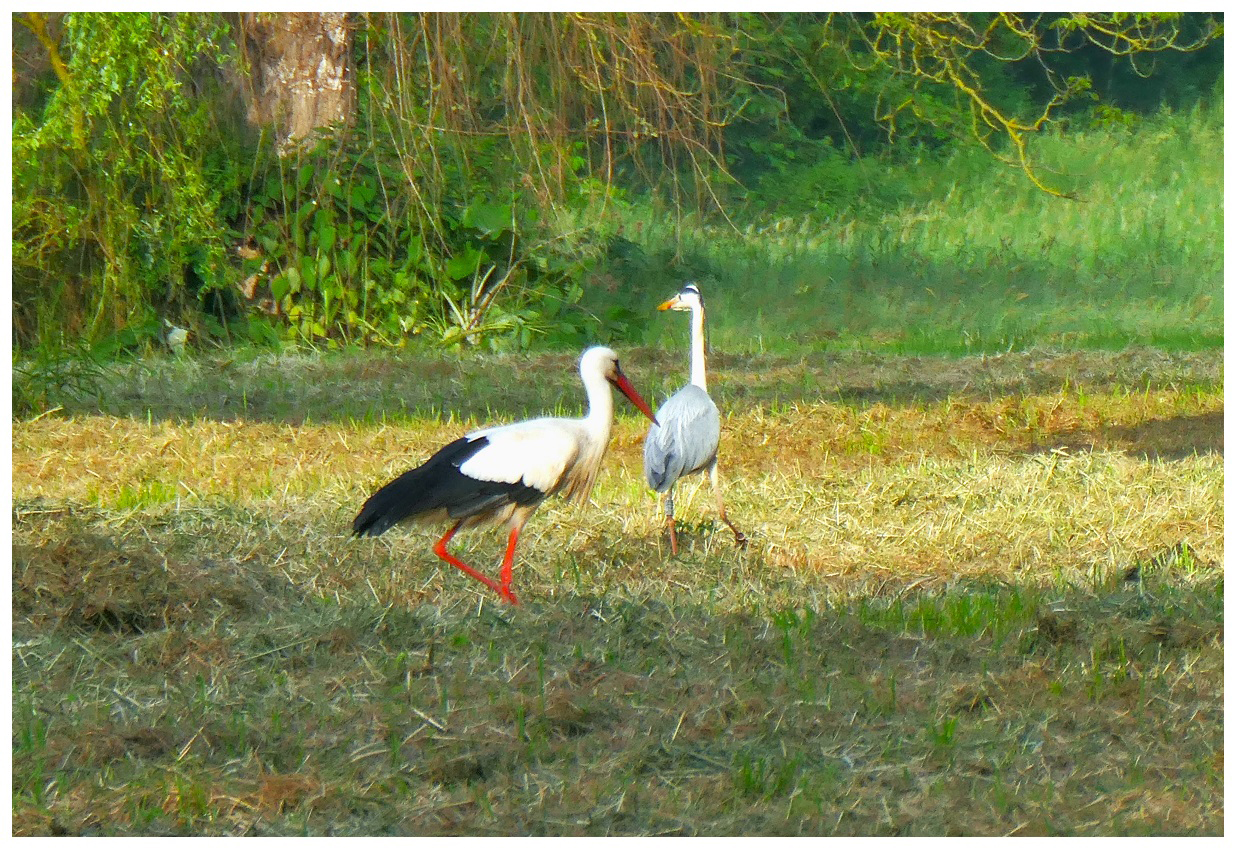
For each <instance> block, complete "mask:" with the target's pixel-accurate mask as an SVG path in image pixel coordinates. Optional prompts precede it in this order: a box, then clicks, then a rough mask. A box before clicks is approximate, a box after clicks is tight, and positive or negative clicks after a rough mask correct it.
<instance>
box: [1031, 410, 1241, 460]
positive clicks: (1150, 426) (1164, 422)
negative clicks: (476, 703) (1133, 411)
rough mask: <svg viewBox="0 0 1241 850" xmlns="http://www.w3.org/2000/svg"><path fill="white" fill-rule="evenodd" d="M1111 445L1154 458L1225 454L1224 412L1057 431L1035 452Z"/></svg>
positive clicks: (1083, 449) (1135, 455)
mask: <svg viewBox="0 0 1241 850" xmlns="http://www.w3.org/2000/svg"><path fill="white" fill-rule="evenodd" d="M1101 446H1108V447H1112V448H1115V449H1118V450H1120V451H1123V452H1124V453H1125V454H1127V455H1129V456H1131V457H1136V458H1141V459H1143V460H1153V461H1175V460H1184V459H1185V458H1187V457H1194V456H1197V455H1206V454H1215V455H1220V456H1221V457H1222V456H1223V454H1224V412H1223V411H1222V410H1220V411H1211V412H1209V413H1199V414H1193V415H1182V416H1173V417H1169V418H1167V419H1151V420H1149V421H1146V422H1141V423H1138V424H1137V425H1125V426H1108V425H1104V426H1102V427H1100V428H1098V429H1096V430H1094V431H1071V432H1056V433H1052V434H1050V435H1048V436H1047V437H1045V438H1040V439H1038V440H1037V441H1036V442H1035V445H1034V446H1033V447H1032V448H1031V451H1032V452H1043V451H1049V450H1051V449H1067V450H1069V451H1090V450H1093V449H1095V448H1098V447H1101Z"/></svg>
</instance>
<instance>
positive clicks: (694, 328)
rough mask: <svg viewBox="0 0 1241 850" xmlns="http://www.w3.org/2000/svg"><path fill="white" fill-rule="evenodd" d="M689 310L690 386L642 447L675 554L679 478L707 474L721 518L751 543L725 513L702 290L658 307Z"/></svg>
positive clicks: (670, 403) (693, 287)
mask: <svg viewBox="0 0 1241 850" xmlns="http://www.w3.org/2000/svg"><path fill="white" fill-rule="evenodd" d="M657 309H659V310H678V311H688V312H689V314H690V320H689V330H690V348H689V352H690V360H689V363H690V367H689V374H690V380H689V383H688V384H686V385H685V386H684V387H682V388H681V389H680V390H678V391H677V392H676V393H674V394H673V395H672V396H670V397H669V398H668V400H667V401H665V402H664V403H663V404H662V405H660V407H659V410H658V411H656V413H655V419H656V424H654V425H652V426H651V430H650V431H649V432H647V435H646V445H645V447H644V449H643V458H644V461H645V463H644V466H645V470H646V481H647V483H648V484H649V485H650V486H651V489H652V490H654V491H655V492H656V493H664V494H667V495H666V496H665V497H664V516H665V519H666V521H667V525H668V537H669V539H670V540H671V541H672V554H673V555H676V554H677V532H676V521H675V519H674V518H673V498H672V490H673V487H674V486H675V485H676V483H677V481H678V479H681V478H684V477H685V476H687V475H693V474H694V473H698V472H704V471H705V472H706V473H707V474H708V475H709V476H710V478H711V487H712V489H713V490H714V491H715V505H716V508H717V509H718V510H719V514H720V519H722V520H723V521H724V524H725V525H727V526H728V527H729V528H730V529H732V532H733V539H734V540H735V541H736V543H737V545H738V546H745V545H746V543H747V542H748V541H747V539H746V536H745V534H743V533H742V532H741V531H739V530H738V529H737V526H735V525H733V524H732V521H731V520H729V518H728V512H727V511H726V510H725V509H724V494H723V491H722V490H721V489H720V479H719V473H718V471H717V469H716V461H717V458H718V454H719V447H720V411H719V409H718V408H717V407H716V406H715V402H714V401H712V400H711V396H709V395H708V394H707V352H706V321H707V317H706V308H705V306H704V305H703V299H702V291H701V290H699V288H698V286H697V284H695V283H693V282H690V283H687V284H685V286H684V287H683V288H682V289H681V291H680V292H678V293H677V294H676V295H674V296H673V297H672V298H669V299H668V300H667V301H665V302H663V303H662V304H660V305H659V307H658V308H657Z"/></svg>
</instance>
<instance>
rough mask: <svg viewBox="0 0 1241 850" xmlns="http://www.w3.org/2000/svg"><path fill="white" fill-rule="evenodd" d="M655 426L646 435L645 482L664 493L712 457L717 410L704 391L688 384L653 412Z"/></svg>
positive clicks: (716, 444) (717, 433) (716, 441)
mask: <svg viewBox="0 0 1241 850" xmlns="http://www.w3.org/2000/svg"><path fill="white" fill-rule="evenodd" d="M655 418H656V419H658V420H659V424H658V425H652V426H651V430H650V431H648V432H647V434H646V445H645V447H644V449H643V458H644V461H645V462H644V467H645V470H646V482H647V484H649V485H650V486H651V489H652V490H655V491H656V492H658V493H664V492H666V491H667V490H668V489H669V488H670V487H672V485H673V484H675V483H676V480H677V479H678V478H681V477H683V476H685V475H689V474H690V473H692V472H698V471H700V470H702V469H705V468H706V467H707V466H709V465H710V463H711V461H712V460H714V459H715V454H716V451H717V450H718V449H719V445H720V411H719V409H718V408H716V406H715V402H713V401H712V400H711V397H710V396H708V395H707V392H706V390H704V389H702V388H701V387H696V386H694V385H693V384H690V385H688V386H686V387H684V388H682V389H681V390H679V391H678V392H677V393H675V394H674V395H673V396H672V397H671V398H669V399H668V400H667V401H665V402H664V403H663V404H662V405H660V408H659V410H658V411H656V413H655Z"/></svg>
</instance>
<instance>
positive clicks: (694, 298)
mask: <svg viewBox="0 0 1241 850" xmlns="http://www.w3.org/2000/svg"><path fill="white" fill-rule="evenodd" d="M655 309H656V310H694V309H698V310H701V309H703V302H702V292H701V291H700V290H699V289H698V284H696V283H694V282H693V281H692V280H691V281H690V282H689V283H687V284H685V286H683V287H681V291H680V292H678V293H677V294H676V295H674V296H672V297H671V298H669V299H668V300H667V301H665V302H664V303H663V304H660V305H659V306H658V307H656V308H655Z"/></svg>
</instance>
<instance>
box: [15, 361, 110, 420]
mask: <svg viewBox="0 0 1241 850" xmlns="http://www.w3.org/2000/svg"><path fill="white" fill-rule="evenodd" d="M12 374H13V414H14V415H15V416H28V415H30V414H36V413H42V412H44V411H46V410H49V409H50V408H52V407H55V406H57V405H59V404H60V403H61V402H64V401H68V400H71V399H81V398H84V397H86V396H94V395H96V394H97V393H98V389H99V386H100V381H101V379H102V377H103V368H102V367H101V366H100V365H99V362H98V359H97V358H96V356H95V354H94V353H93V352H91V351H90V350H89V349H87V348H84V347H81V346H74V347H70V348H54V349H53V348H49V347H44V348H40V349H38V350H37V351H35V352H34V353H33V356H29V357H23V358H20V359H19V358H18V356H17V354H16V352H14V355H13V372H12Z"/></svg>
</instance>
